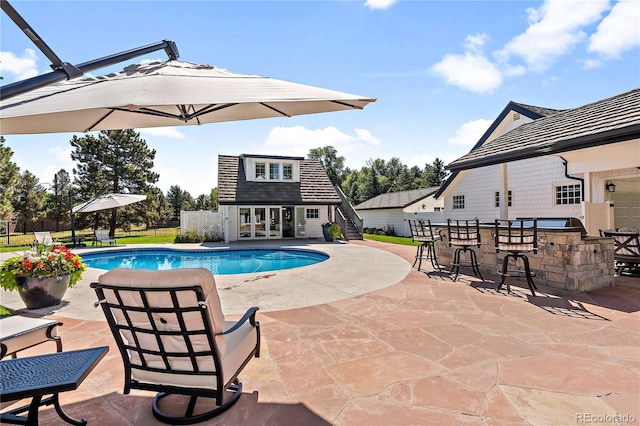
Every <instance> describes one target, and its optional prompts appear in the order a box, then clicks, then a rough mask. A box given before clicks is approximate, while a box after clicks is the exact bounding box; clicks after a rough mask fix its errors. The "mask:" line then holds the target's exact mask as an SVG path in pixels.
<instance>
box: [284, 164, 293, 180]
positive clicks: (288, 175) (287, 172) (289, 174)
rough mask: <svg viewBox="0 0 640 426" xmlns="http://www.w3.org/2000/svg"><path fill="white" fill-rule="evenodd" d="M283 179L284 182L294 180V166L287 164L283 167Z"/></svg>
mask: <svg viewBox="0 0 640 426" xmlns="http://www.w3.org/2000/svg"><path fill="white" fill-rule="evenodd" d="M282 179H283V180H292V179H293V164H287V163H285V164H283V165H282Z"/></svg>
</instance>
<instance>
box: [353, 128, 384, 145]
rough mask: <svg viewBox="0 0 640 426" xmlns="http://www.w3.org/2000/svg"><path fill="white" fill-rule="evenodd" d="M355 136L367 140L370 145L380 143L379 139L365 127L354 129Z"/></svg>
mask: <svg viewBox="0 0 640 426" xmlns="http://www.w3.org/2000/svg"><path fill="white" fill-rule="evenodd" d="M354 131H355V132H356V136H357V137H358V139H359V140H361V141H363V142H368V143H370V144H371V145H380V139H378V138H376V137H374V136H373V135H372V134H371V132H370V131H368V130H366V129H354Z"/></svg>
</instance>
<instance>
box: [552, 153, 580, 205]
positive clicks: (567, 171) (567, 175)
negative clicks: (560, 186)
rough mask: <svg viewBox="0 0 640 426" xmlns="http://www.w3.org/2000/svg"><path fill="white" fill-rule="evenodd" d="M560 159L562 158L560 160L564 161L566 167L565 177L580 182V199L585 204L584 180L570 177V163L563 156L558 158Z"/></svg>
mask: <svg viewBox="0 0 640 426" xmlns="http://www.w3.org/2000/svg"><path fill="white" fill-rule="evenodd" d="M558 157H560V159H561V160H562V164H563V165H564V177H566V178H567V179H575V180H579V181H580V196H581V197H580V198H582V201H583V202H584V179H583V178H579V177H574V176H569V170H568V165H569V162H568V161H567V160H565V159H564V158H563V157H561V156H558Z"/></svg>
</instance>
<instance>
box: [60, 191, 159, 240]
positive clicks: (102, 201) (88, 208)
mask: <svg viewBox="0 0 640 426" xmlns="http://www.w3.org/2000/svg"><path fill="white" fill-rule="evenodd" d="M146 198H147V196H146V195H140V194H105V195H100V196H98V197H96V198H94V199H93V200H89V201H87V202H85V203H82V204H78V205H77V206H75V207H73V208H71V239H72V240H73V247H76V228H75V221H74V217H75V215H76V214H77V213H90V212H97V211H99V210H108V209H112V208H115V207H122V206H126V205H129V204H133V203H137V202H139V201H142V200H145V199H146ZM69 204H71V193H69Z"/></svg>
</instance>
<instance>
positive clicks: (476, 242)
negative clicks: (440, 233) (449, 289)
mask: <svg viewBox="0 0 640 426" xmlns="http://www.w3.org/2000/svg"><path fill="white" fill-rule="evenodd" d="M447 231H448V233H449V247H457V249H456V251H455V253H454V254H453V262H452V263H451V272H449V273H450V274H453V271H454V269H455V275H453V276H452V277H451V280H452V281H456V280H457V279H458V274H459V273H460V252H463V251H464V252H469V257H470V260H471V268H472V269H473V274H474V275H475V276H476V277H478V278H480V279H481V280H482V281H483V282H484V278H482V274H481V273H480V267H479V265H478V258H477V257H476V252H475V251H474V250H473V249H472V248H471V247H473V246H476V247H478V248H480V221H479V220H478V219H474V220H455V221H452V220H451V219H447Z"/></svg>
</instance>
